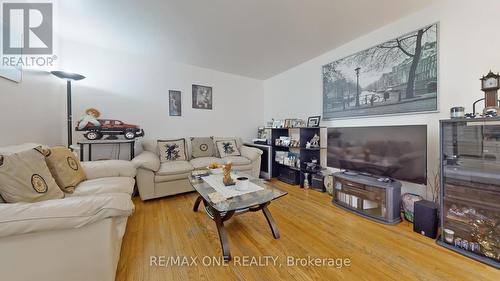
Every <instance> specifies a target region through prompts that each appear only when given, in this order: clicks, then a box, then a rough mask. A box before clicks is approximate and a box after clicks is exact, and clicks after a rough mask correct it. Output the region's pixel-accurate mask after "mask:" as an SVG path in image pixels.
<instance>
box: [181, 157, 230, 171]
mask: <svg viewBox="0 0 500 281" xmlns="http://www.w3.org/2000/svg"><path fill="white" fill-rule="evenodd" d="M189 163H191V165H193V167H194V168H195V169H205V168H207V167H208V166H209V165H210V164H211V163H218V164H222V163H223V162H222V160H221V159H220V158H215V157H201V158H194V159H192V160H191V161H189Z"/></svg>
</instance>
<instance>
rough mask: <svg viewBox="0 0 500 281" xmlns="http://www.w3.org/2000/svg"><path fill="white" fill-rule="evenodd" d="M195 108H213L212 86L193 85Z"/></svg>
mask: <svg viewBox="0 0 500 281" xmlns="http://www.w3.org/2000/svg"><path fill="white" fill-rule="evenodd" d="M192 90H193V100H192V101H193V108H195V109H210V110H211V109H212V87H208V86H201V85H193V89H192Z"/></svg>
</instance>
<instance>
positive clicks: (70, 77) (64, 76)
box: [50, 71, 85, 148]
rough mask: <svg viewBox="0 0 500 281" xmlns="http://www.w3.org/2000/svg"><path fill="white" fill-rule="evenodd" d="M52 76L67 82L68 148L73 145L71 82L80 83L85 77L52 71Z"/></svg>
mask: <svg viewBox="0 0 500 281" xmlns="http://www.w3.org/2000/svg"><path fill="white" fill-rule="evenodd" d="M50 73H52V75H54V76H56V77H59V78H61V79H65V80H66V94H67V98H66V102H67V111H66V114H67V119H68V125H67V126H68V148H70V147H71V145H72V144H73V115H72V110H71V81H79V80H82V79H85V76H83V75H80V74H76V73H69V72H64V71H52V72H50Z"/></svg>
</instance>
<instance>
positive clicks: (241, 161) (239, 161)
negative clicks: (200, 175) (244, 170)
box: [222, 156, 252, 166]
mask: <svg viewBox="0 0 500 281" xmlns="http://www.w3.org/2000/svg"><path fill="white" fill-rule="evenodd" d="M222 161H223V162H224V163H227V162H228V161H231V162H232V163H233V166H242V165H250V164H252V161H250V159H248V158H246V157H243V156H228V157H222Z"/></svg>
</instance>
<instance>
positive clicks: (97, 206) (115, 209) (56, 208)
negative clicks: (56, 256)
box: [0, 193, 134, 237]
mask: <svg viewBox="0 0 500 281" xmlns="http://www.w3.org/2000/svg"><path fill="white" fill-rule="evenodd" d="M133 211H134V204H133V202H132V200H131V199H130V195H128V194H121V193H109V194H100V195H93V196H81V197H68V198H64V199H56V200H47V201H41V202H36V203H12V204H0V237H7V236H11V235H19V234H26V233H33V232H41V231H49V230H60V229H70V228H73V229H74V228H80V227H83V226H85V225H88V224H91V223H94V222H97V221H100V220H103V219H106V218H110V217H127V216H130V215H131V214H132V212H133Z"/></svg>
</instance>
